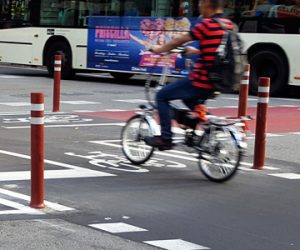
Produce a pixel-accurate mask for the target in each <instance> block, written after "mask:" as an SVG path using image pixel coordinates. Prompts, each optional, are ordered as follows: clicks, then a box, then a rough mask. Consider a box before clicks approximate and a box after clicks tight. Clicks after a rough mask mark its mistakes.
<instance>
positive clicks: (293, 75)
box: [241, 33, 300, 85]
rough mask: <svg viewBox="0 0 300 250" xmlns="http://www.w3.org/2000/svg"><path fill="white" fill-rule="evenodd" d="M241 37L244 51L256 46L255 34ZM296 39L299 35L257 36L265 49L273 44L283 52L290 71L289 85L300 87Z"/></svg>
mask: <svg viewBox="0 0 300 250" xmlns="http://www.w3.org/2000/svg"><path fill="white" fill-rule="evenodd" d="M241 36H242V39H243V41H244V45H245V49H246V50H248V49H249V48H251V47H252V46H253V45H255V44H257V34H255V33H241ZM297 37H298V38H299V39H300V35H295V34H284V35H282V34H259V43H262V44H266V47H265V48H266V49H268V44H275V45H277V46H279V47H280V48H281V49H282V50H283V51H284V52H285V54H286V56H287V59H288V62H289V65H288V66H289V70H290V71H289V73H290V74H289V81H288V84H289V85H300V67H299V65H297V62H298V61H299V57H300V52H299V39H297ZM297 78H298V79H297Z"/></svg>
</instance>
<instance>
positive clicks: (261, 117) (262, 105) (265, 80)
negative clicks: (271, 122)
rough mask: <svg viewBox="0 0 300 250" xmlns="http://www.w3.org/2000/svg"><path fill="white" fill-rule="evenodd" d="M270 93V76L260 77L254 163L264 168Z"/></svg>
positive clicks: (256, 167)
mask: <svg viewBox="0 0 300 250" xmlns="http://www.w3.org/2000/svg"><path fill="white" fill-rule="evenodd" d="M269 95H270V78H269V77H261V78H259V84H258V103H257V114H256V128H255V146H254V164H253V168H255V169H263V167H264V164H265V158H266V130H267V112H268V103H269Z"/></svg>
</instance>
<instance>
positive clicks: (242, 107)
mask: <svg viewBox="0 0 300 250" xmlns="http://www.w3.org/2000/svg"><path fill="white" fill-rule="evenodd" d="M249 78H250V64H246V65H245V71H244V75H243V78H242V81H241V84H240V91H239V107H238V117H240V118H241V117H245V116H247V108H248V92H249ZM243 130H244V131H245V132H246V133H248V132H249V127H248V123H247V121H246V120H245V121H244V126H243Z"/></svg>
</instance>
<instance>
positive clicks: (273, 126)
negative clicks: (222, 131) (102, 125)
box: [80, 106, 300, 133]
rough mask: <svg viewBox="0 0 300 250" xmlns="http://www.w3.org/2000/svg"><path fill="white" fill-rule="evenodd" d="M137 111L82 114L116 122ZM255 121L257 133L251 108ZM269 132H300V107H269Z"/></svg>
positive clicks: (223, 112) (225, 111) (224, 111)
mask: <svg viewBox="0 0 300 250" xmlns="http://www.w3.org/2000/svg"><path fill="white" fill-rule="evenodd" d="M208 110H209V112H210V113H212V114H214V115H218V116H230V117H235V116H236V115H237V108H226V107H225V108H208ZM136 112H137V111H133V110H132V111H101V112H87V113H80V114H81V115H84V116H91V117H99V118H105V119H111V120H116V121H126V120H127V119H129V118H130V117H131V116H132V115H134V114H135V113H136ZM247 115H251V116H252V117H253V118H254V120H252V121H248V126H249V129H250V131H252V132H255V125H256V121H255V117H256V108H254V107H249V108H248V114H247ZM267 132H268V133H290V132H300V106H297V107H296V106H295V107H282V106H274V107H269V109H268V116H267Z"/></svg>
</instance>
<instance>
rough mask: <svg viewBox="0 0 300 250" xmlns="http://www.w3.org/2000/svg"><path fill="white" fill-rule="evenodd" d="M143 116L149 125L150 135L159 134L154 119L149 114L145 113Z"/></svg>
mask: <svg viewBox="0 0 300 250" xmlns="http://www.w3.org/2000/svg"><path fill="white" fill-rule="evenodd" d="M144 118H145V120H146V121H147V122H148V123H149V125H150V129H151V133H152V135H154V136H155V135H160V128H159V126H158V124H157V122H156V121H155V119H154V118H153V117H152V116H150V115H146V116H145V117H144Z"/></svg>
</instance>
